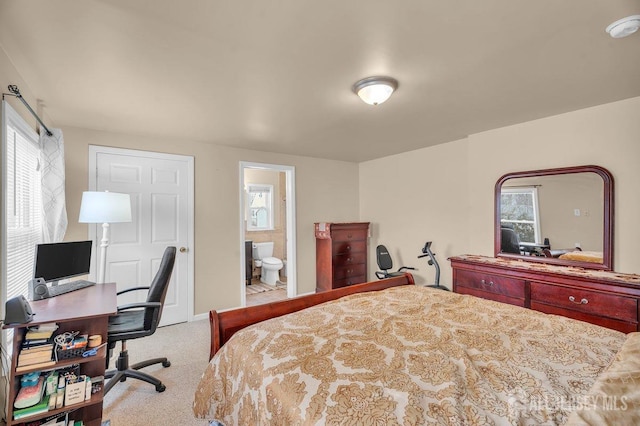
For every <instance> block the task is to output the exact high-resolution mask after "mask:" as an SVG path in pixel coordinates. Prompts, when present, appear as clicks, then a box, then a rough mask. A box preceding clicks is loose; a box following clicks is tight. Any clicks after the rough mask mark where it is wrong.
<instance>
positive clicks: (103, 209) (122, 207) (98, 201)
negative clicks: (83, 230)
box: [78, 191, 131, 223]
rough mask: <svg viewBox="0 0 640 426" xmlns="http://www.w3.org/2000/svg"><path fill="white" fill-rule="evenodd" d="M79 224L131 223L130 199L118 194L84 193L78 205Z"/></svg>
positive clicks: (127, 195)
mask: <svg viewBox="0 0 640 426" xmlns="http://www.w3.org/2000/svg"><path fill="white" fill-rule="evenodd" d="M78 222H80V223H117V222H131V198H130V197H129V194H120V193H118V192H96V191H85V192H83V193H82V203H81V205H80V217H79V219H78Z"/></svg>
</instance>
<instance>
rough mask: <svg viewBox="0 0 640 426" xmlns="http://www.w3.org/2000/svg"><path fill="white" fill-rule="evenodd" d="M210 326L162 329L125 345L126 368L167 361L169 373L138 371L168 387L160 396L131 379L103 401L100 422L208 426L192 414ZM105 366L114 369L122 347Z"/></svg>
mask: <svg viewBox="0 0 640 426" xmlns="http://www.w3.org/2000/svg"><path fill="white" fill-rule="evenodd" d="M209 342H210V337H209V321H208V320H202V321H196V322H191V323H182V324H177V325H171V326H167V327H162V328H159V329H158V330H156V332H155V334H154V335H153V336H149V337H147V338H144V339H137V340H131V341H129V342H128V343H127V349H128V350H129V358H130V363H131V364H133V363H135V362H138V361H141V360H144V359H149V358H157V357H162V356H166V357H167V358H169V361H171V367H168V368H164V367H162V365H154V366H150V367H147V368H144V369H142V371H145V372H148V373H150V374H152V375H154V376H156V377H157V378H158V379H160V380H162V382H163V383H164V384H165V385H166V386H167V390H165V391H164V392H162V393H158V392H156V391H155V387H154V386H153V385H150V384H148V383H145V382H141V381H139V380H135V379H127V380H126V381H125V382H124V383H118V384H116V385H115V387H114V388H113V389H112V390H111V392H109V394H107V396H106V397H105V399H104V412H103V415H102V418H103V420H107V419H109V420H110V421H111V426H150V425H154V426H155V425H158V426H159V425H181V426H190V425H194V426H196V425H208V422H207V421H205V420H201V419H196V418H195V417H194V416H193V413H192V411H191V405H192V403H193V394H194V392H195V389H196V386H197V384H198V381H199V380H200V376H201V374H202V372H203V371H204V369H205V367H206V365H207V362H208V360H209ZM116 349H117V351H116V350H114V357H113V358H112V359H111V362H110V363H109V367H110V368H114V364H115V359H116V357H117V352H118V351H119V350H120V345H118V346H117V347H116Z"/></svg>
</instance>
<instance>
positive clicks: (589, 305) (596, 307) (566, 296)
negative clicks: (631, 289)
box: [531, 282, 638, 322]
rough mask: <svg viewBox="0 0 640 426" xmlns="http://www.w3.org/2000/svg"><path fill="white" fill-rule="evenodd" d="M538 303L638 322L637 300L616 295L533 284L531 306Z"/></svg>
mask: <svg viewBox="0 0 640 426" xmlns="http://www.w3.org/2000/svg"><path fill="white" fill-rule="evenodd" d="M538 303H543V304H547V305H552V306H557V307H560V308H563V309H570V310H574V311H580V312H584V313H587V314H590V315H596V316H604V317H609V318H615V319H619V320H623V321H628V322H637V321H638V302H637V300H636V299H632V298H630V297H624V296H618V295H615V294H607V293H600V292H596V291H590V290H584V289H578V288H568V287H561V286H555V285H550V284H545V283H539V282H532V283H531V305H532V307H533V306H534V304H536V305H537V304H538Z"/></svg>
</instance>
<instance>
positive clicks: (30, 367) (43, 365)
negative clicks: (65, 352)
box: [16, 361, 56, 373]
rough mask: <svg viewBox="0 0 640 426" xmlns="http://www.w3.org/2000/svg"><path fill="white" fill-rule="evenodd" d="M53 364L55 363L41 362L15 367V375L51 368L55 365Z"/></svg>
mask: <svg viewBox="0 0 640 426" xmlns="http://www.w3.org/2000/svg"><path fill="white" fill-rule="evenodd" d="M55 364H56V362H55V361H43V362H39V363H37V364H31V365H22V366H18V367H16V373H21V372H23V371H27V370H37V369H44V368H47V367H51V366H52V365H55Z"/></svg>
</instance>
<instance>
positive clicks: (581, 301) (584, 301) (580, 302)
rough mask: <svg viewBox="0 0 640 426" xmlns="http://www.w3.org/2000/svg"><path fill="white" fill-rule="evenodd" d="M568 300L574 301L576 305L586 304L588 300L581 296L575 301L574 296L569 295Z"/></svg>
mask: <svg viewBox="0 0 640 426" xmlns="http://www.w3.org/2000/svg"><path fill="white" fill-rule="evenodd" d="M569 302H571V303H575V304H576V305H586V304H587V303H589V300H587V299H586V298H583V299H582V300H580V301H579V302H576V298H575V297H573V296H569Z"/></svg>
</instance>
